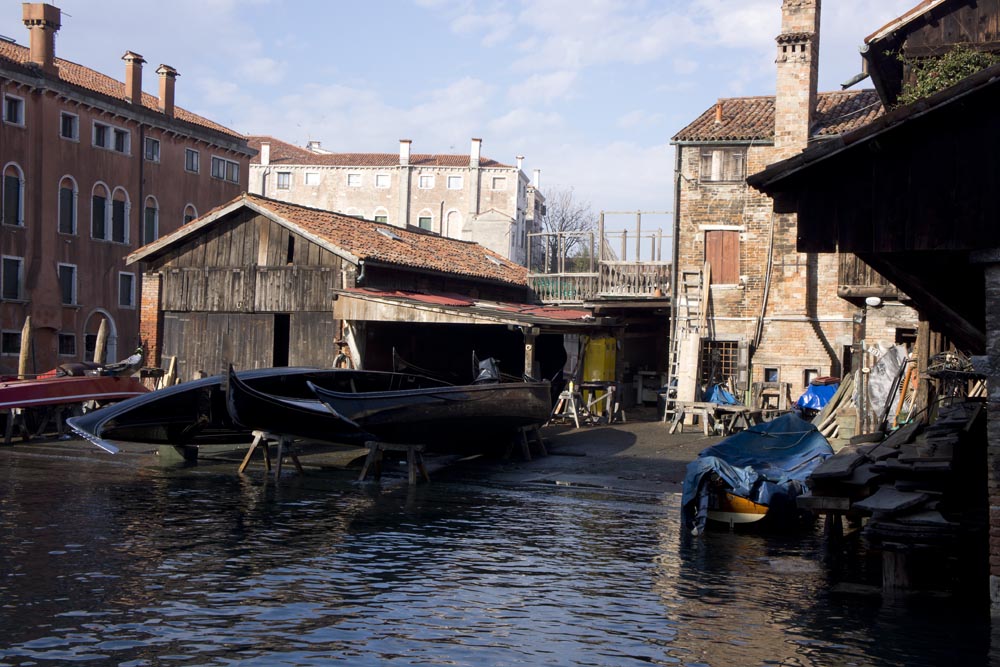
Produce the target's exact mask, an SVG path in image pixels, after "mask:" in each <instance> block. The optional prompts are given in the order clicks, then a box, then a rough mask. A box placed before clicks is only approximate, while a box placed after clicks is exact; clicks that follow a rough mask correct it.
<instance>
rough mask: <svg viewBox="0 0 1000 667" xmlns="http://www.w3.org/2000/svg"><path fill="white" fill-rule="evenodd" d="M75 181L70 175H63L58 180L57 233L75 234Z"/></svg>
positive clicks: (76, 191)
mask: <svg viewBox="0 0 1000 667" xmlns="http://www.w3.org/2000/svg"><path fill="white" fill-rule="evenodd" d="M77 193H78V190H77V187H76V181H75V180H74V179H73V177H72V176H63V177H62V180H61V181H59V233H60V234H76V204H77V201H76V200H77Z"/></svg>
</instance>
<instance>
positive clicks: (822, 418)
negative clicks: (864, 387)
mask: <svg viewBox="0 0 1000 667" xmlns="http://www.w3.org/2000/svg"><path fill="white" fill-rule="evenodd" d="M853 393H854V376H853V375H848V376H847V377H845V378H844V379H843V380H842V381H841V383H840V386H839V387H837V391H835V392H834V393H833V396H832V397H830V400H829V401H828V402H827V404H826V405H824V406H823V409H822V410H820V411H819V414H817V415H816V416H815V417H813V420H812V423H813V424H815V425H816V427H817V428H819V429H820V430H823V429H822V426H823V425H825V424H826V423H827V421H828V417H829V416H830V415H832V414H834V413H836V412H837V408H839V407H840V404H841V403H843V402H844V401H845V400H848V399H850V398H851V394H853Z"/></svg>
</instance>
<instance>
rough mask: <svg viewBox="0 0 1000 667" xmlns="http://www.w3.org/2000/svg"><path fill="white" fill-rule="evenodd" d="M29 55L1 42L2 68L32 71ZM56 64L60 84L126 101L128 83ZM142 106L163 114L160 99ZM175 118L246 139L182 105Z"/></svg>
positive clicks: (146, 96)
mask: <svg viewBox="0 0 1000 667" xmlns="http://www.w3.org/2000/svg"><path fill="white" fill-rule="evenodd" d="M29 55H30V51H29V49H28V47H26V46H21V45H19V44H15V43H13V42H6V41H0V67H2V66H4V65H7V64H13V65H15V66H17V67H18V69H22V70H23V71H28V70H27V67H28V64H29V63H30V62H31V59H30V57H29ZM55 63H56V67H58V70H59V80H60V81H63V82H64V83H68V84H70V85H73V86H78V87H80V88H83V89H85V90H88V91H91V92H94V93H99V94H101V95H106V96H108V97H111V98H113V99H114V100H115V101H117V102H122V103H124V102H125V84H124V83H122V82H121V81H118V80H116V79H113V78H111V77H110V76H106V75H104V74H101V73H100V72H98V71H95V70H92V69H90V68H89V67H84V66H83V65H78V64H76V63H74V62H70V61H68V60H63V59H62V58H56V61H55ZM123 69H124V68H123ZM142 106H143V107H145V108H146V109H148V110H150V111H155V112H159V100H158V99H157V98H156V96H154V95H150V94H149V93H143V94H142ZM174 117H175V118H176V119H178V120H181V121H184V122H187V123H191V124H192V125H198V126H201V127H204V128H208V129H210V130H214V131H216V132H221V133H222V134H227V135H229V136H231V137H234V138H238V139H243V138H244V137H243V135H242V134H240V133H238V132H234V131H233V130H230V129H229V128H228V127H224V126H222V125H219V124H218V123H215V122H212V121H210V120H208V119H207V118H204V117H202V116H199V115H198V114H195V113H191V112H190V111H188V110H186V109H183V108H181V107H178V106H175V107H174Z"/></svg>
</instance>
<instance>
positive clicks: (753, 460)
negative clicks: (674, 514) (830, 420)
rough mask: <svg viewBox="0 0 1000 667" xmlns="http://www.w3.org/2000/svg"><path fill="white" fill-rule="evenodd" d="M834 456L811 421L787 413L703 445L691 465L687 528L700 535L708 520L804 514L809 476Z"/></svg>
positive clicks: (783, 518)
mask: <svg viewBox="0 0 1000 667" xmlns="http://www.w3.org/2000/svg"><path fill="white" fill-rule="evenodd" d="M832 455H833V449H832V448H831V447H830V443H828V442H827V440H826V438H824V437H823V435H822V434H821V433H820V432H819V431H818V430H817V429H816V427H815V426H814V425H813V424H811V423H810V422H807V421H804V420H802V419H800V418H799V417H798V416H797V415H795V414H793V413H788V414H785V415H782V416H781V417H778V418H777V419H774V420H773V421H770V422H764V423H763V424H758V425H756V426H753V427H751V428H748V429H746V430H744V431H740V432H739V433H736V434H734V435H732V436H729V437H728V438H726V439H724V440H722V441H720V442H719V443H717V444H715V445H713V446H711V447H708V448H706V449H704V450H703V451H702V452H701V453H700V454H699V455H698V458H697V459H695V460H694V461H692V462H691V463H689V464H688V468H687V475H686V476H685V478H684V488H683V496H682V499H681V512H682V515H683V520H684V525H685V528H686V529H687V530H688V531H690V532H691V533H692V534H694V535H699V534H701V533H702V532H703V531H704V529H705V526H706V524H707V523H708V522H710V521H711V522H715V523H718V524H723V525H728V526H730V527H733V526H735V525H737V524H756V523H758V522H760V521H762V520H764V519H768V520H773V521H774V522H791V521H795V520H797V519H799V518H800V516H801V513H800V512H799V511H798V510H797V509H796V506H795V499H796V498H797V497H799V496H802V495H807V494H808V493H809V489H808V487H807V486H806V485H805V480H806V478H807V477H808V476H809V474H810V473H811V472H812V471H813V470H814V469H815V468H816V467H818V466H819V465H820V464H821V463H822V462H823V461H824V460H826V459H827V458H828V457H830V456H832Z"/></svg>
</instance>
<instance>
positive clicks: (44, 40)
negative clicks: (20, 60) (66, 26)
mask: <svg viewBox="0 0 1000 667" xmlns="http://www.w3.org/2000/svg"><path fill="white" fill-rule="evenodd" d="M21 18H22V20H23V21H24V25H26V26H27V27H28V32H29V35H30V41H29V51H30V55H29V58H30V59H31V62H32V63H34V64H35V65H38V66H39V67H40V68H42V71H44V72H48V73H49V74H58V73H59V71H58V69H57V68H56V32H57V31H58V30H59V27H60V26H61V25H62V22H61V21H62V12H60V11H59V8H58V7H54V6H53V5H49V4H45V3H42V2H25V3H23V4H22V5H21Z"/></svg>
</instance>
